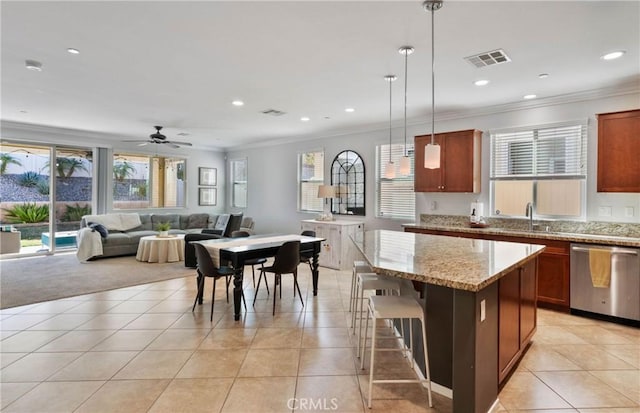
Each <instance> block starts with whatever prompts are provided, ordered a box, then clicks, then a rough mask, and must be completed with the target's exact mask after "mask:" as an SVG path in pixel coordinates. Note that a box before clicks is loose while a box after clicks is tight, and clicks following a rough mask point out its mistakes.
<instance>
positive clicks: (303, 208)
mask: <svg viewBox="0 0 640 413" xmlns="http://www.w3.org/2000/svg"><path fill="white" fill-rule="evenodd" d="M307 154H321V158H322V159H321V161H320V162H321V163H320V166H321V169H322V170H321V176H316V174H315V173H314V176H313V177H312V178H309V179H307V178H305V173H304V171H303V166H304V157H305V156H306V155H307ZM324 161H325V157H324V149H318V150H311V151H305V152H300V153H298V211H299V212H313V213H317V212H322V211H323V202H324V200H323V199H321V198H318V205H317V208H312V207H313V205H309V207H307V205H305V202H304V200H305V199H307V198H309V197H311V198H317V196H318V192H317V187H311V188H309V189H311V191H312V193H305V192H307V191H306V190H305V189H304V187H305V184H316V183H317V184H318V185H322V184H324V166H325V162H324ZM314 165H316V161H315V160H314ZM315 169H316V170H315V172H318V171H317V167H316V168H315ZM314 188H315V189H314Z"/></svg>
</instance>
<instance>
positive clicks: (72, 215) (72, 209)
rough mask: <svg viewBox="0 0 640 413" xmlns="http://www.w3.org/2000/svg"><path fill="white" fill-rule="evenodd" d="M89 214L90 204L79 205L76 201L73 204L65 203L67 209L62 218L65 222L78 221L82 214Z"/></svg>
mask: <svg viewBox="0 0 640 413" xmlns="http://www.w3.org/2000/svg"><path fill="white" fill-rule="evenodd" d="M89 214H91V206H90V205H80V204H78V203H76V205H75V206H73V205H67V209H66V210H65V211H64V214H63V215H62V220H63V221H67V222H74V221H80V220H81V219H82V216H83V215H89Z"/></svg>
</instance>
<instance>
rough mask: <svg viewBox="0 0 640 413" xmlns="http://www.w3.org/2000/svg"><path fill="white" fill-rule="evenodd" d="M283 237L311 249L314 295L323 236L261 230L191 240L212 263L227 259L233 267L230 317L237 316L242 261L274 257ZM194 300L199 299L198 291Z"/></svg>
mask: <svg viewBox="0 0 640 413" xmlns="http://www.w3.org/2000/svg"><path fill="white" fill-rule="evenodd" d="M287 241H300V253H301V254H302V253H311V254H312V259H311V276H312V280H313V295H314V296H316V295H318V275H319V271H318V257H319V255H320V248H321V245H322V241H324V238H318V237H309V236H304V235H298V234H261V235H251V236H249V237H242V238H219V239H210V240H201V241H194V243H198V244H202V245H203V246H204V247H205V248H206V249H207V251H208V252H209V254H210V255H211V258H212V261H213V263H214V265H216V266H220V263H226V262H228V263H229V264H230V265H231V267H233V269H234V276H233V308H234V319H235V320H236V321H238V320H240V308H241V299H242V283H243V275H244V263H245V261H247V260H250V259H253V258H269V257H274V256H275V255H276V254H277V253H278V249H279V248H280V247H281V246H282V244H284V243H285V242H287ZM200 294H201V295H200V296H199V297H198V301H199V302H200V303H202V291H200Z"/></svg>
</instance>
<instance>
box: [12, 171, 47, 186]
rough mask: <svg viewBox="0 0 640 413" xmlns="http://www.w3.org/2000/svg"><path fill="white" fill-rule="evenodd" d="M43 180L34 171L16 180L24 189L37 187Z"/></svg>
mask: <svg viewBox="0 0 640 413" xmlns="http://www.w3.org/2000/svg"><path fill="white" fill-rule="evenodd" d="M41 179H43V178H42V177H41V176H40V174H39V173H37V172H34V171H28V172H25V173H23V174H22V175H20V177H19V178H18V184H20V185H22V186H26V187H34V186H36V185H38V182H40V180H41Z"/></svg>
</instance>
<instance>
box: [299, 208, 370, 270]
mask: <svg viewBox="0 0 640 413" xmlns="http://www.w3.org/2000/svg"><path fill="white" fill-rule="evenodd" d="M301 229H302V231H307V230H311V231H315V232H316V237H318V238H324V239H325V240H324V241H323V242H322V247H321V248H320V257H319V258H318V263H319V265H321V266H322V267H327V268H334V269H336V270H348V269H351V267H352V266H353V261H354V260H356V259H357V257H358V256H359V252H358V250H357V249H356V248H355V246H354V244H353V242H352V241H351V239H350V238H349V237H350V236H351V235H355V234H356V232H358V231H360V232H362V231H364V222H361V221H350V220H335V221H318V220H315V219H306V220H303V221H302V222H301Z"/></svg>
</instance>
